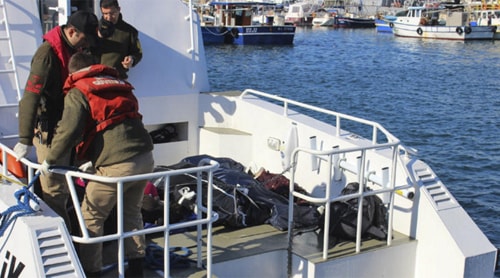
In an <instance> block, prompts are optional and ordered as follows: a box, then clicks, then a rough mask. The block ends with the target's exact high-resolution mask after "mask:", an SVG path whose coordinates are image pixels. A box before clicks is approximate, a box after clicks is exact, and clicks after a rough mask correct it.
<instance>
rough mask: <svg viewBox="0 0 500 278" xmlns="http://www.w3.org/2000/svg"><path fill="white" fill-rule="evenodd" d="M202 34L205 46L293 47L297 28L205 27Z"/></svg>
mask: <svg viewBox="0 0 500 278" xmlns="http://www.w3.org/2000/svg"><path fill="white" fill-rule="evenodd" d="M201 32H202V36H203V44H205V45H210V44H235V45H291V44H293V38H294V36H295V26H288V25H287V26H233V27H227V28H226V27H216V26H204V27H202V30H201Z"/></svg>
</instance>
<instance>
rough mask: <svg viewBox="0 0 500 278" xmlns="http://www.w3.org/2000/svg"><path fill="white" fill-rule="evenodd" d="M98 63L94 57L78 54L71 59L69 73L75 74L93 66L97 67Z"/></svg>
mask: <svg viewBox="0 0 500 278" xmlns="http://www.w3.org/2000/svg"><path fill="white" fill-rule="evenodd" d="M96 63H97V62H96V59H95V57H94V56H92V55H90V54H87V53H83V52H77V53H75V54H73V56H71V58H70V59H69V63H68V71H69V73H73V72H76V71H79V70H81V69H83V68H86V67H89V66H91V65H95V64H96Z"/></svg>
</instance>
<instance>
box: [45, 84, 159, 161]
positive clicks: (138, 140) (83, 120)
mask: <svg viewBox="0 0 500 278" xmlns="http://www.w3.org/2000/svg"><path fill="white" fill-rule="evenodd" d="M90 115H91V114H90V110H89V103H88V100H87V98H86V97H85V95H83V94H82V93H81V92H80V90H78V89H77V88H73V89H71V90H70V91H69V92H68V94H67V95H66V97H65V99H64V112H63V117H62V119H61V121H60V122H59V124H58V127H57V129H56V134H55V136H54V139H53V140H52V146H51V152H50V153H49V155H48V156H47V158H46V160H47V163H49V164H54V163H55V162H56V160H57V159H58V158H59V157H61V156H63V155H64V154H65V153H67V152H68V151H70V150H72V149H73V148H74V147H75V146H76V145H77V144H78V143H80V142H81V140H82V139H83V134H82V131H83V130H85V126H86V125H87V120H88V119H90V117H91V116H90ZM152 150H153V142H152V140H151V137H150V136H149V133H148V132H147V130H146V129H145V128H144V125H143V123H142V120H141V119H139V118H133V119H126V120H125V121H123V122H122V123H119V124H116V125H113V126H110V127H108V128H106V129H105V130H104V131H102V132H98V133H97V134H96V136H95V137H94V139H93V140H92V143H91V144H90V146H89V148H88V150H87V153H86V154H87V158H88V159H89V160H90V161H92V163H93V165H94V166H95V167H99V166H107V165H112V164H116V163H120V162H123V161H125V160H127V159H129V158H132V157H134V156H136V155H139V154H142V153H145V152H148V151H152Z"/></svg>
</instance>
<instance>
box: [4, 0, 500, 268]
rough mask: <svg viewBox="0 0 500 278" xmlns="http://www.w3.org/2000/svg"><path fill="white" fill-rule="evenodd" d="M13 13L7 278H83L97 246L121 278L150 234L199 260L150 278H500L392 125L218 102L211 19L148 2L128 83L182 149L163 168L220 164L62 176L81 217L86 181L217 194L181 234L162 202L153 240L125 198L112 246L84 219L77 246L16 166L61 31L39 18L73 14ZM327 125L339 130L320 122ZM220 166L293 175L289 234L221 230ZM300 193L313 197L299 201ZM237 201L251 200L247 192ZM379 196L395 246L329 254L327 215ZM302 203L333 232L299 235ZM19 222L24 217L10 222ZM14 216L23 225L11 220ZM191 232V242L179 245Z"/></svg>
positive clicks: (276, 102)
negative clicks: (41, 74) (41, 54)
mask: <svg viewBox="0 0 500 278" xmlns="http://www.w3.org/2000/svg"><path fill="white" fill-rule="evenodd" d="M2 2H3V4H4V5H2V6H1V7H0V8H1V9H4V12H5V13H3V14H4V15H6V16H4V18H2V21H1V23H2V24H3V25H4V27H6V28H4V29H2V32H4V33H6V34H2V37H3V38H6V39H4V40H2V41H1V43H0V55H1V59H0V60H1V61H4V63H1V64H0V66H1V68H0V69H1V71H0V73H1V74H2V77H3V78H1V79H0V131H1V132H0V148H1V151H2V153H1V155H0V158H1V161H2V164H1V165H0V173H1V174H2V179H1V180H0V212H3V213H2V215H1V216H2V217H3V218H2V222H1V224H2V226H1V230H0V231H1V235H0V256H1V257H2V258H3V266H2V277H20V278H24V277H26V278H32V277H84V273H83V270H82V267H81V265H80V262H79V260H78V254H77V252H76V250H75V248H74V246H73V242H77V243H79V244H88V243H95V242H98V241H99V242H104V241H117V243H118V244H117V245H115V247H116V249H111V251H113V250H114V251H115V252H114V253H110V254H114V255H113V256H112V255H108V256H105V257H104V258H105V259H106V260H107V261H109V263H110V265H111V267H108V268H107V270H108V272H107V273H105V277H123V276H124V270H125V257H124V256H125V255H124V249H123V240H124V238H126V237H130V236H132V235H136V234H139V233H143V234H147V235H148V240H149V242H153V243H154V244H156V245H157V246H160V247H162V248H164V250H171V248H170V247H180V246H182V247H184V249H187V250H190V251H191V252H192V255H190V256H189V258H190V259H192V260H193V261H194V263H192V264H191V265H189V266H187V267H185V268H182V269H174V268H173V267H172V268H170V266H172V265H173V263H174V262H172V261H170V257H171V256H169V253H166V252H163V253H162V252H160V254H159V255H158V253H155V259H158V260H159V261H160V262H161V263H158V264H160V265H161V268H159V269H156V270H155V271H151V270H150V269H149V270H148V268H147V267H146V268H145V271H146V272H147V275H145V277H212V276H216V277H241V276H242V275H245V274H249V275H251V276H253V277H311V278H312V277H330V276H336V277H492V276H493V273H494V269H495V264H496V259H497V249H496V248H495V247H494V246H493V245H492V244H491V242H490V241H489V240H488V238H487V237H486V236H485V235H484V233H483V232H482V231H481V230H480V229H479V227H478V226H477V225H476V224H475V223H474V221H473V220H472V219H471V218H470V216H469V215H468V214H467V213H466V211H465V210H464V208H463V207H462V206H461V205H460V204H459V203H458V202H457V200H456V199H455V198H454V197H453V195H452V194H451V193H450V192H449V191H448V189H447V187H446V185H445V184H443V182H442V181H441V180H440V179H439V177H438V176H437V174H436V172H435V171H434V170H433V169H432V168H431V167H430V166H429V165H428V164H427V163H425V162H424V161H422V160H420V159H419V158H418V157H417V156H416V151H415V150H413V149H411V148H409V147H407V146H405V145H404V144H403V143H402V142H400V140H399V139H398V138H397V137H395V136H394V135H393V134H391V133H390V131H388V130H387V129H386V128H385V127H384V126H382V125H381V124H379V123H377V122H373V121H370V120H366V119H361V118H357V117H354V116H351V115H346V114H342V113H338V112H335V111H330V110H325V109H323V108H321V107H317V106H313V105H309V104H305V103H300V102H296V101H293V100H290V99H286V98H283V97H279V96H276V95H273V94H272V92H271V93H265V92H260V91H256V90H251V89H248V90H245V91H243V92H241V91H229V92H211V91H210V86H209V80H208V73H207V65H206V59H205V52H204V46H203V41H202V33H201V26H200V24H201V21H200V18H199V16H198V15H197V13H196V12H195V11H194V10H193V8H192V7H191V6H190V5H188V4H186V3H184V2H182V1H180V0H169V1H165V0H148V1H147V4H144V1H137V0H120V6H121V11H122V12H123V14H124V16H125V18H126V20H127V21H128V22H129V23H131V24H132V25H134V26H135V27H136V28H137V29H138V31H139V36H140V38H141V42H142V47H143V51H144V53H145V55H144V58H143V60H142V61H141V63H140V64H138V65H137V67H135V68H133V69H132V70H131V71H130V73H129V79H128V80H129V81H130V82H131V83H132V84H133V85H134V87H135V95H136V96H137V98H138V100H139V107H140V109H139V110H140V112H141V114H142V115H143V121H144V123H145V125H146V127H147V129H148V130H150V131H151V132H154V131H157V130H162V129H164V128H166V127H168V128H169V129H175V130H176V133H175V134H176V135H175V137H172V138H170V139H171V140H169V141H163V142H158V141H156V143H155V148H154V159H155V163H156V164H157V165H174V164H177V163H178V162H179V161H182V160H183V159H185V158H186V157H191V156H199V155H208V156H209V157H211V158H207V159H204V160H202V161H201V163H200V164H197V165H195V166H192V167H189V168H183V169H179V170H168V169H165V170H161V171H158V172H154V173H151V174H146V175H139V176H127V177H113V178H110V177H108V178H103V177H97V176H94V175H90V174H84V173H80V172H77V171H72V170H71V169H67V168H58V169H56V170H55V173H58V174H65V175H66V178H67V181H68V183H69V185H70V189H71V193H72V201H73V203H74V204H75V207H77V208H78V207H79V199H78V195H77V194H76V190H75V185H74V179H73V178H76V177H81V178H84V179H89V180H99V181H101V182H107V183H115V184H117V186H118V188H119V189H120V188H121V186H122V184H123V182H126V181H131V180H144V179H148V180H153V179H158V178H160V179H161V180H162V182H161V184H160V185H163V186H165V188H170V185H171V184H170V183H171V182H172V183H173V182H174V181H173V180H175V178H178V177H186V176H189V177H190V178H192V177H194V178H193V179H194V181H195V183H194V185H195V188H196V187H197V186H199V187H201V186H202V185H205V186H206V187H205V188H206V192H205V191H204V190H198V191H197V193H196V194H195V195H196V200H197V202H196V205H195V207H196V212H198V213H197V214H196V216H195V217H194V218H193V219H190V220H187V221H183V222H175V223H172V222H170V220H172V219H170V214H169V213H170V212H172V211H173V210H171V206H173V205H175V204H177V203H176V202H172V200H170V199H169V192H168V190H164V195H163V199H164V202H165V207H164V210H163V216H164V217H163V219H164V223H159V224H158V225H157V226H155V227H152V228H148V229H145V230H142V231H135V232H124V231H123V229H122V227H121V223H122V221H123V219H122V216H121V215H122V207H123V203H122V198H121V197H119V198H118V206H117V211H118V216H117V217H118V221H117V223H118V224H117V225H118V226H117V231H116V232H115V233H112V234H108V235H106V236H103V237H99V238H90V237H89V236H88V233H87V232H86V229H85V228H84V225H83V223H84V222H83V219H82V215H81V212H80V211H79V210H76V217H77V220H78V221H77V223H78V225H79V227H80V231H81V233H82V234H81V235H71V234H70V233H69V232H68V230H67V229H66V227H65V225H64V223H63V220H62V219H61V218H60V217H58V216H57V215H56V214H55V213H54V212H53V211H52V210H51V209H50V208H49V207H47V205H46V204H45V203H44V202H43V201H40V200H39V199H38V198H37V197H36V196H32V195H31V194H28V192H29V191H28V189H32V187H31V185H32V184H33V181H34V179H35V178H36V175H35V174H34V172H35V170H36V169H37V168H39V167H40V165H39V164H37V163H35V162H33V161H36V159H35V157H34V155H35V154H34V151H32V153H31V154H30V155H29V156H28V157H27V158H23V159H21V160H20V161H19V162H18V161H16V159H15V153H14V152H13V150H12V148H13V146H14V145H15V144H16V142H17V141H18V124H17V112H18V101H19V99H20V98H21V96H22V92H23V87H24V84H25V81H26V79H27V76H28V72H29V68H30V60H31V57H32V55H33V53H35V51H36V49H37V47H38V46H39V45H40V44H41V43H42V41H41V39H42V23H46V24H50V22H45V21H44V19H45V18H46V17H44V19H41V18H40V14H42V15H43V12H44V11H46V10H51V11H52V10H56V11H57V12H58V14H55V17H58V18H59V23H60V24H63V23H64V22H65V20H66V19H67V16H68V14H66V12H67V11H73V10H75V9H72V7H69V6H68V4H69V3H68V1H63V0H61V1H59V3H58V4H59V5H58V6H57V7H50V8H51V9H43V10H40V9H39V6H38V4H39V1H38V0H23V1H18V0H4V1H2ZM42 2H44V1H42ZM78 2H79V4H82V1H78ZM95 2H96V1H93V0H89V1H86V2H85V3H84V5H83V6H85V7H93V8H94V9H95V10H96V13H99V12H98V10H99V9H98V7H95V6H93V5H94V4H95ZM44 3H47V2H44ZM42 4H43V3H42ZM0 16H1V15H0ZM168 26H170V27H169V28H167V27H168ZM44 29H45V28H44ZM414 31H415V30H414ZM291 78H292V77H291ZM230 82H237V80H231V81H230ZM283 86H286V84H283ZM235 87H238V86H237V84H236V83H235ZM373 105H379V104H373ZM401 109H402V110H403V109H404V108H403V107H402V108H401ZM299 111H301V112H299ZM303 113H305V114H303ZM318 114H319V117H321V118H323V119H324V118H328V119H333V120H332V121H330V122H325V121H323V120H319V119H316V118H314V116H318ZM313 115H314V116H313ZM347 126H350V127H352V126H355V127H356V128H357V129H356V130H358V132H357V133H353V132H352V131H350V130H347V129H346V128H345V127H347ZM213 158H231V159H232V160H234V161H237V162H239V163H241V164H242V165H244V166H245V168H246V169H251V170H252V171H253V172H254V173H255V170H256V169H259V168H261V167H262V168H264V169H266V170H268V171H269V172H271V173H278V174H283V175H284V176H285V177H286V178H287V179H288V180H289V182H288V181H287V184H288V185H286V189H287V190H286V192H288V193H291V195H290V196H289V198H288V199H287V200H288V204H287V205H285V207H284V209H285V211H286V212H287V213H288V217H285V219H284V220H283V221H285V225H286V227H288V228H286V229H285V230H286V231H282V230H278V229H275V228H274V227H272V226H270V225H269V224H258V225H248V226H246V227H240V228H239V229H236V230H235V229H229V228H225V227H224V226H217V227H214V226H213V223H215V221H217V219H218V217H219V216H220V215H222V211H219V213H217V211H215V210H214V206H217V202H215V201H214V200H213V196H214V195H213V194H214V192H216V191H220V187H215V181H214V175H216V172H217V171H219V170H221V169H224V168H225V167H226V166H224V165H223V164H222V163H219V162H217V159H213ZM243 174H246V171H245V172H244V173H243ZM351 182H358V183H360V184H361V185H363V186H367V187H370V188H371V191H359V192H358V193H355V194H351V195H350V196H345V195H340V192H341V190H342V189H343V188H344V187H345V186H346V185H347V184H348V183H351ZM295 183H296V184H298V185H300V187H301V188H303V190H304V191H300V190H297V189H296V188H295V186H293V185H294V184H295ZM24 184H28V185H30V187H26V186H24ZM233 186H235V187H236V186H237V185H236V184H234V185H233ZM361 188H363V187H361ZM18 192H20V193H21V194H19V193H18ZM118 192H120V190H118ZM238 192H240V194H243V195H242V196H245V195H244V194H246V193H245V190H243V189H242V188H241V187H239V191H238ZM247 193H248V192H247ZM368 195H377V196H378V197H380V199H381V200H383V202H384V203H383V204H384V207H385V208H386V209H387V214H386V215H385V217H384V218H383V219H384V220H383V221H386V222H385V224H386V225H387V227H388V230H387V237H386V239H385V240H376V239H366V238H362V237H361V234H362V233H361V229H357V231H356V237H355V239H353V240H350V241H345V242H341V244H330V241H331V240H332V239H331V238H330V237H329V231H330V228H332V229H333V228H334V227H335V226H336V225H335V223H330V222H329V221H328V220H329V219H330V213H332V211H331V209H330V205H329V204H330V203H332V202H334V201H341V200H346V199H347V198H358V199H359V200H360V201H361V202H360V203H359V204H360V207H361V205H362V202H365V201H363V200H365V199H364V198H363V197H366V196H368ZM183 197H185V196H183ZM186 197H188V196H187V194H186ZM247 197H248V196H247ZM294 198H298V199H302V200H305V201H306V202H308V203H310V204H314V206H317V207H318V209H319V210H318V211H319V212H320V213H321V214H322V215H324V219H326V220H325V221H324V222H323V221H321V222H318V223H317V224H318V225H319V226H322V227H323V228H322V229H321V230H317V229H315V228H314V229H299V228H298V227H297V226H296V225H295V224H294V223H295V221H296V220H295V217H293V216H294V211H296V210H297V207H296V206H295V205H294ZM202 200H206V202H205V203H203V202H202ZM37 203H38V204H37ZM14 210H22V211H19V212H20V213H21V214H15V213H9V212H13V211H14ZM362 211H363V210H361V209H360V210H358V212H359V213H358V214H357V219H358V220H357V222H358V223H361V220H362V218H363V215H362ZM201 212H203V213H201ZM10 216H12V217H14V218H11V219H14V220H15V221H8V220H9V219H6V218H5V217H10ZM299 219H300V218H299ZM6 220H7V221H6ZM330 224H332V225H331V226H330ZM357 226H358V227H360V226H362V225H357ZM187 228H194V230H185V231H182V232H177V233H175V234H174V233H173V231H179V230H180V229H187ZM109 246H113V245H109ZM184 249H180V250H184ZM174 250H177V249H174ZM186 253H187V252H186ZM114 264H116V265H115V268H113V267H112V266H114ZM4 274H5V275H4Z"/></svg>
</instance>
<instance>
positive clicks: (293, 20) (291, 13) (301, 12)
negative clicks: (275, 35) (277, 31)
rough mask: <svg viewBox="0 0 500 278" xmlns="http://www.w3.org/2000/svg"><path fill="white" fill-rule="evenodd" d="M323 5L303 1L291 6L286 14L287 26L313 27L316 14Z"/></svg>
mask: <svg viewBox="0 0 500 278" xmlns="http://www.w3.org/2000/svg"><path fill="white" fill-rule="evenodd" d="M320 7H321V5H320V4H319V3H318V2H315V1H301V2H296V3H293V4H291V5H290V6H289V7H288V11H287V12H286V14H285V24H287V25H294V26H312V21H313V18H314V15H313V14H314V12H316V10H318V9H319V8H320Z"/></svg>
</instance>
